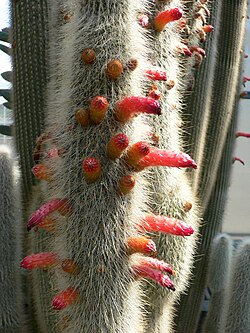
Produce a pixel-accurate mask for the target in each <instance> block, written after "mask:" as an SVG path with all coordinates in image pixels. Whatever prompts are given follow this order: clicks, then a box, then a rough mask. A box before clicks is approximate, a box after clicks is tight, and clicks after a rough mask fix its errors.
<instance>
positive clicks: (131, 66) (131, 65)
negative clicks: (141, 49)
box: [126, 59, 138, 71]
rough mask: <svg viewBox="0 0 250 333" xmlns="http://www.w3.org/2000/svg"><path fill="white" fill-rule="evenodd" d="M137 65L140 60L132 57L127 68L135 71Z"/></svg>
mask: <svg viewBox="0 0 250 333" xmlns="http://www.w3.org/2000/svg"><path fill="white" fill-rule="evenodd" d="M137 66H138V60H136V59H131V60H130V61H129V62H127V64H126V67H127V69H129V70H130V71H134V70H135V69H136V67H137Z"/></svg>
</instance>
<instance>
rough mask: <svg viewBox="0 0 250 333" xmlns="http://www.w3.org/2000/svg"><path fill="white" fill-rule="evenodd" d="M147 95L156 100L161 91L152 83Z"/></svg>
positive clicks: (159, 96)
mask: <svg viewBox="0 0 250 333" xmlns="http://www.w3.org/2000/svg"><path fill="white" fill-rule="evenodd" d="M148 97H151V98H153V99H155V100H158V99H160V98H161V92H160V90H158V88H157V86H156V85H153V86H152V87H151V89H150V91H149V92H148Z"/></svg>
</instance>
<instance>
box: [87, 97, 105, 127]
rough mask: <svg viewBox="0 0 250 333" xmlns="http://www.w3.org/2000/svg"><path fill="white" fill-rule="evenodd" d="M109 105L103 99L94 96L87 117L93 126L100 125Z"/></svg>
mask: <svg viewBox="0 0 250 333" xmlns="http://www.w3.org/2000/svg"><path fill="white" fill-rule="evenodd" d="M108 106H109V103H108V101H107V99H106V98H105V97H102V96H96V97H94V98H93V99H92V100H91V102H90V110H89V116H90V120H91V121H92V122H93V123H94V124H96V125H97V124H100V123H101V122H102V120H103V119H104V117H105V115H106V112H107V109H108Z"/></svg>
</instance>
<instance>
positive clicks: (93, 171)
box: [82, 157, 102, 184]
mask: <svg viewBox="0 0 250 333" xmlns="http://www.w3.org/2000/svg"><path fill="white" fill-rule="evenodd" d="M82 169H83V174H84V178H85V180H86V182H87V183H88V184H91V183H94V182H96V181H97V180H98V179H99V178H100V177H101V173H102V172H101V165H100V162H99V160H98V159H97V158H94V157H86V158H85V159H84V160H83V162H82Z"/></svg>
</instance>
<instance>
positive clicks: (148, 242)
mask: <svg viewBox="0 0 250 333" xmlns="http://www.w3.org/2000/svg"><path fill="white" fill-rule="evenodd" d="M127 246H128V250H129V254H132V253H137V252H140V253H155V252H156V245H155V243H154V241H152V239H149V238H147V237H143V236H138V237H130V238H129V239H128V241H127Z"/></svg>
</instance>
